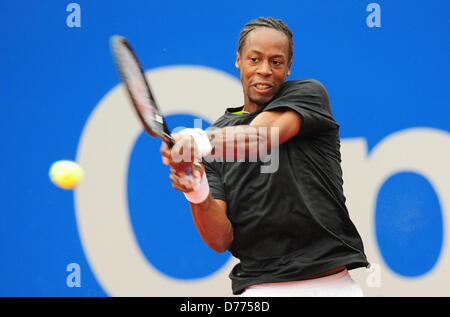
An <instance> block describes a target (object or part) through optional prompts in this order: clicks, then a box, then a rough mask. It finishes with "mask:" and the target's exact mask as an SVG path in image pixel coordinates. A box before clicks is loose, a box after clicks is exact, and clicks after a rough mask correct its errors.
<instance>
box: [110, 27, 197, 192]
mask: <svg viewBox="0 0 450 317" xmlns="http://www.w3.org/2000/svg"><path fill="white" fill-rule="evenodd" d="M110 44H111V51H112V54H113V56H114V60H115V62H116V65H117V68H118V70H119V74H120V77H121V78H122V81H123V83H124V84H125V87H126V90H127V91H128V95H129V97H130V100H131V103H132V104H133V108H134V109H135V110H136V113H137V115H138V117H139V119H140V121H141V123H142V125H143V126H144V129H145V131H146V132H147V133H148V134H149V135H150V136H152V137H159V138H161V139H162V140H163V141H164V142H165V143H166V144H167V145H168V146H169V148H172V146H173V144H174V141H173V138H172V136H171V135H170V131H169V128H168V127H167V124H166V122H165V120H164V116H163V114H162V112H161V111H160V109H159V107H158V105H157V103H156V100H155V98H154V96H153V93H152V90H151V89H150V85H149V83H148V81H147V79H146V78H145V75H144V70H143V68H142V65H141V63H140V62H139V59H138V57H137V55H136V54H135V53H134V51H133V49H132V48H131V45H130V44H129V43H128V41H127V40H126V39H125V38H124V37H122V36H119V35H115V36H112V37H111V40H110ZM185 173H186V176H184V177H183V178H182V179H181V180H182V183H184V184H191V183H194V184H197V183H199V180H197V179H194V178H193V176H192V168H188V169H187V170H186V171H185Z"/></svg>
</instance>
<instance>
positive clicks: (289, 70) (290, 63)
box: [287, 59, 292, 76]
mask: <svg viewBox="0 0 450 317" xmlns="http://www.w3.org/2000/svg"><path fill="white" fill-rule="evenodd" d="M291 66H292V59H291V60H290V61H289V67H288V72H287V75H288V76H289V75H290V74H291Z"/></svg>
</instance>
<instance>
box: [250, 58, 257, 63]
mask: <svg viewBox="0 0 450 317" xmlns="http://www.w3.org/2000/svg"><path fill="white" fill-rule="evenodd" d="M250 60H251V61H252V62H254V63H256V62H257V61H258V60H259V59H258V57H250Z"/></svg>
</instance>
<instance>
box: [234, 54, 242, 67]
mask: <svg viewBox="0 0 450 317" xmlns="http://www.w3.org/2000/svg"><path fill="white" fill-rule="evenodd" d="M240 57H241V56H240V55H239V52H236V62H235V63H234V65H235V66H236V68H237V69H241V61H240Z"/></svg>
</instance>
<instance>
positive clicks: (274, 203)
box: [161, 17, 369, 297]
mask: <svg viewBox="0 0 450 317" xmlns="http://www.w3.org/2000/svg"><path fill="white" fill-rule="evenodd" d="M292 60H293V40H292V32H291V30H290V29H289V28H288V27H287V26H286V25H285V23H284V22H283V21H281V20H278V19H273V18H265V17H261V18H258V19H256V20H254V21H251V22H249V23H248V24H246V25H245V27H244V28H243V30H242V31H241V34H240V39H239V43H238V49H237V58H236V67H237V68H238V69H239V70H240V73H241V82H242V87H243V92H244V104H243V105H241V106H239V107H234V108H228V109H226V111H225V113H224V115H222V116H221V117H220V118H219V119H218V120H217V121H216V122H215V123H214V124H213V125H212V129H208V130H207V131H203V130H201V129H185V130H182V131H180V133H178V134H175V135H174V138H175V145H174V147H173V148H172V149H169V148H168V147H167V146H166V145H164V144H163V146H162V147H161V154H162V157H163V162H164V163H165V164H167V165H170V166H171V175H170V179H171V181H172V184H173V187H174V188H175V189H177V190H179V191H182V192H184V194H185V196H186V198H187V199H188V200H189V203H190V208H191V211H192V216H193V219H194V222H195V225H196V227H197V228H198V231H199V233H200V235H201V236H202V238H203V240H204V241H205V242H206V243H207V244H208V245H209V246H210V247H211V248H212V249H214V250H216V251H217V252H224V251H226V250H229V251H230V252H231V253H232V254H233V256H234V257H236V258H237V259H239V260H240V263H239V264H237V265H236V266H235V267H234V268H233V270H232V271H231V273H230V275H229V276H230V278H231V281H232V291H233V294H236V295H237V294H241V296H268V297H271V296H362V295H363V293H362V291H361V288H360V287H359V285H357V284H356V283H355V281H354V280H353V279H352V278H351V276H350V275H349V272H348V271H349V270H351V269H355V268H358V267H367V266H368V265H369V263H368V261H367V259H366V256H365V254H364V249H363V243H362V240H361V237H360V235H359V234H358V231H357V229H356V228H355V226H354V225H353V223H352V221H351V219H350V217H349V213H348V210H347V208H346V205H345V196H344V193H343V187H342V185H343V180H342V170H341V166H340V161H341V155H340V138H339V125H338V123H336V121H335V119H334V118H333V115H332V112H331V108H330V103H329V98H328V94H327V91H326V89H325V88H324V86H323V85H322V84H321V83H320V82H319V81H317V80H313V79H299V80H292V81H286V77H287V76H288V75H289V74H290V69H291V65H292ZM230 149H232V150H231V151H230ZM239 155H240V157H239ZM243 158H244V159H243ZM267 158H270V159H269V160H268V159H267ZM274 161H277V164H273V162H274ZM187 167H192V168H193V175H194V177H196V178H197V180H199V184H195V183H192V182H186V177H185V173H184V171H185V170H186V168H187ZM264 167H266V169H265V170H264V169H263V168H264Z"/></svg>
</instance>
